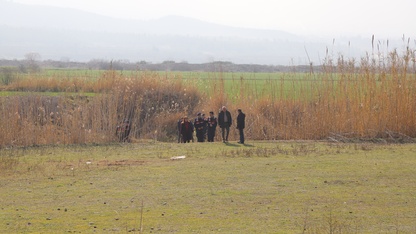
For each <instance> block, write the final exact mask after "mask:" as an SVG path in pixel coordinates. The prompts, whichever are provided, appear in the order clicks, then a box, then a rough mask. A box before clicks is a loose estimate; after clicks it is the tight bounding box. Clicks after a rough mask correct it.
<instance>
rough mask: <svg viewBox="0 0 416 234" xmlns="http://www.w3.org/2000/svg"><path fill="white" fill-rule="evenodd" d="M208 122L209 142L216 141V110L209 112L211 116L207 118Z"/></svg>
mask: <svg viewBox="0 0 416 234" xmlns="http://www.w3.org/2000/svg"><path fill="white" fill-rule="evenodd" d="M207 123H208V142H214V137H215V129H216V128H217V123H218V122H217V118H215V116H214V112H213V111H210V112H209V117H208V118H207Z"/></svg>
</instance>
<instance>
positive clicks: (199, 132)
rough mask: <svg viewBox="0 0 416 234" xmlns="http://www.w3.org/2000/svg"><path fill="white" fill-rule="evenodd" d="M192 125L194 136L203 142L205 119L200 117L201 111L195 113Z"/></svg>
mask: <svg viewBox="0 0 416 234" xmlns="http://www.w3.org/2000/svg"><path fill="white" fill-rule="evenodd" d="M194 127H195V132H196V138H197V139H198V142H204V140H205V131H206V122H205V119H204V118H202V115H201V113H198V114H197V117H196V119H195V120H194Z"/></svg>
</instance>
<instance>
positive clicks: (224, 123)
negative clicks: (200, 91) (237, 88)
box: [218, 106, 233, 142]
mask: <svg viewBox="0 0 416 234" xmlns="http://www.w3.org/2000/svg"><path fill="white" fill-rule="evenodd" d="M232 123H233V122H232V118H231V113H230V112H229V111H228V110H227V107H225V106H223V107H222V108H221V111H220V113H219V114H218V125H219V126H220V128H221V134H222V142H228V135H229V133H230V127H231V125H232Z"/></svg>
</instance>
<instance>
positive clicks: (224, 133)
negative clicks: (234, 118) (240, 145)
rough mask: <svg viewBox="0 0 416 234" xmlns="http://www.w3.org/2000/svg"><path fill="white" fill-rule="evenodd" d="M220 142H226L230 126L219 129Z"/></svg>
mask: <svg viewBox="0 0 416 234" xmlns="http://www.w3.org/2000/svg"><path fill="white" fill-rule="evenodd" d="M221 134H222V141H228V135H229V134H230V126H229V125H228V124H227V125H224V126H222V127H221Z"/></svg>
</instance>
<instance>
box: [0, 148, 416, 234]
mask: <svg viewBox="0 0 416 234" xmlns="http://www.w3.org/2000/svg"><path fill="white" fill-rule="evenodd" d="M415 152H416V147H415V145H414V144H405V145H390V144H383V145H381V144H380V145H376V144H368V143H361V144H332V143H328V142H283V141H281V142H280V141H279V142H249V144H246V145H239V144H235V143H228V144H223V143H191V144H174V143H159V142H153V141H148V142H135V143H131V144H121V145H118V144H116V145H105V146H62V147H36V148H25V149H2V150H1V151H0V155H1V156H0V220H1V222H0V233H63V232H68V233H71V232H72V233H78V232H81V233H85V232H87V233H88V232H94V231H96V232H99V233H103V232H104V233H106V232H135V233H141V232H140V229H141V228H142V230H143V231H142V233H208V232H214V233H415V232H416V213H415V210H414V207H416V195H415V191H416V176H415V175H416V158H415V157H414V155H415ZM182 155H185V156H186V158H185V159H180V160H172V159H171V157H174V156H182Z"/></svg>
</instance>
